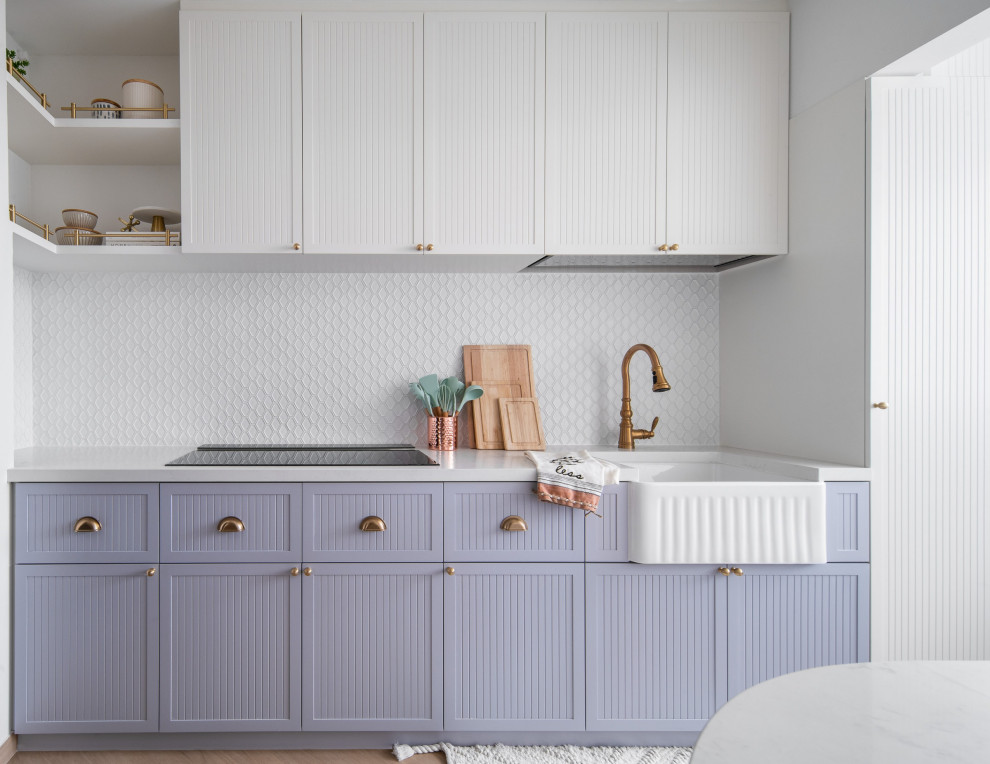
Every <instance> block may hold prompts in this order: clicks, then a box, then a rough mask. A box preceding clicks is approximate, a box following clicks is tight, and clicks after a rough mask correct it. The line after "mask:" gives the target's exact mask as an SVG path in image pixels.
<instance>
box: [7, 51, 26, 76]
mask: <svg viewBox="0 0 990 764" xmlns="http://www.w3.org/2000/svg"><path fill="white" fill-rule="evenodd" d="M7 60H8V61H10V65H11V66H12V67H13V69H14V71H15V72H17V73H18V74H19V75H21V76H22V77H24V76H26V75H27V68H28V67H29V66H31V62H30V61H28V60H27V59H24V58H18V57H17V51H16V50H11V49H10V48H7Z"/></svg>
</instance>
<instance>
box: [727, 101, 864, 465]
mask: <svg viewBox="0 0 990 764" xmlns="http://www.w3.org/2000/svg"><path fill="white" fill-rule="evenodd" d="M865 99H866V94H865V84H864V83H863V82H859V83H857V84H855V85H853V86H851V87H848V88H846V89H845V90H843V91H842V92H840V93H837V94H836V95H833V96H832V97H831V98H828V99H826V100H825V101H823V102H822V103H820V104H818V105H817V106H815V107H814V108H812V109H810V110H808V111H806V112H804V113H803V114H801V115H800V116H798V117H796V118H794V119H792V120H791V130H790V145H791V157H790V252H789V254H788V255H787V256H785V257H781V258H778V259H775V260H772V261H768V262H766V263H761V264H758V265H755V266H749V267H745V268H740V269H738V270H730V271H726V272H724V273H723V274H722V276H721V284H720V287H721V289H720V291H721V303H720V309H719V318H720V342H721V364H720V369H721V371H720V374H721V384H720V389H721V395H722V417H721V423H720V426H721V431H722V443H723V445H727V446H737V447H740V448H751V449H755V450H758V451H770V452H774V453H783V454H792V455H795V456H803V457H807V458H811V459H822V460H825V461H835V462H842V463H846V464H854V465H863V464H865V463H866V435H865V427H866V420H865V416H866V414H865V411H866V409H865V405H866V378H867V369H866V258H865V235H866V234H865V231H866V211H865V205H866V196H865V189H866V186H865V167H864V161H865V129H866V125H865Z"/></svg>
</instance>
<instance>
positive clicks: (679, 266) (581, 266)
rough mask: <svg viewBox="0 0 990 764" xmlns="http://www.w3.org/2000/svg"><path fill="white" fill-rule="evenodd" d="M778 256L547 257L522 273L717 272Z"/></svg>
mask: <svg viewBox="0 0 990 764" xmlns="http://www.w3.org/2000/svg"><path fill="white" fill-rule="evenodd" d="M771 257H777V255H547V256H546V257H544V258H541V259H540V260H537V261H536V262H535V263H532V264H531V265H529V266H528V267H526V268H524V269H523V271H522V273H601V272H604V271H617V272H623V271H625V272H628V273H719V272H720V271H725V270H729V269H730V268H738V267H739V266H740V265H748V264H749V263H755V262H758V261H760V260H767V259H769V258H771Z"/></svg>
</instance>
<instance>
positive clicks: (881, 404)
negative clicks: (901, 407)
mask: <svg viewBox="0 0 990 764" xmlns="http://www.w3.org/2000/svg"><path fill="white" fill-rule="evenodd" d="M873 408H875V409H887V408H888V406H887V404H886V403H885V402H884V401H880V402H879V403H874V404H873Z"/></svg>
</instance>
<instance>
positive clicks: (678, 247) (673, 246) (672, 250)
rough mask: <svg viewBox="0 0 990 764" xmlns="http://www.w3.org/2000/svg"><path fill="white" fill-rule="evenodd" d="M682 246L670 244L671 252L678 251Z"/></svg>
mask: <svg viewBox="0 0 990 764" xmlns="http://www.w3.org/2000/svg"><path fill="white" fill-rule="evenodd" d="M680 248H681V245H680V244H671V245H670V251H671V252H676V251H677V250H679V249H680Z"/></svg>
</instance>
